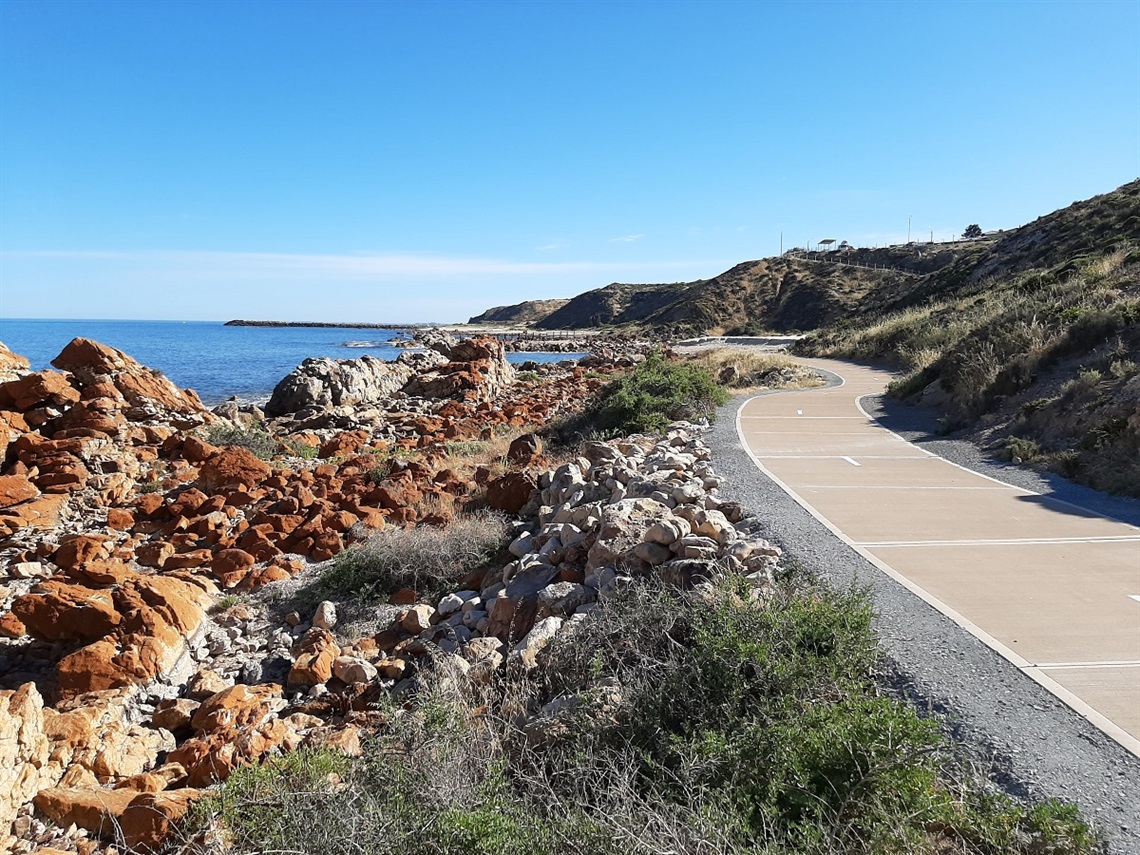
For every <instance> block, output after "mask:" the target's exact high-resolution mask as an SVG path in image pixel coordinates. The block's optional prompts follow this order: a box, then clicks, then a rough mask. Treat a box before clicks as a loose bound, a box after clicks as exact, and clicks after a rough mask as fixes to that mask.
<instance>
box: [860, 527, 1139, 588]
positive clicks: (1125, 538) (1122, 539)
mask: <svg viewBox="0 0 1140 855" xmlns="http://www.w3.org/2000/svg"><path fill="white" fill-rule="evenodd" d="M1137 541H1140V536H1137V535H1127V534H1122V535H1119V536H1117V535H1105V536H1103V537H1011V538H1002V539H993V540H984V539H981V538H977V539H974V540H883V541H878V542H874V541H859V542H858V543H857V545H858V546H862V547H865V548H867V549H889V548H891V547H896V546H901V547H907V546H1024V545H1027V544H1043V545H1055V544H1059V543H1134V542H1137ZM1129 596H1131V595H1129Z"/></svg>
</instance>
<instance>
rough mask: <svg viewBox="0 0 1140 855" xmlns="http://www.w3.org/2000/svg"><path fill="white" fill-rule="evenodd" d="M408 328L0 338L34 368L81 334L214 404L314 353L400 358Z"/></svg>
mask: <svg viewBox="0 0 1140 855" xmlns="http://www.w3.org/2000/svg"><path fill="white" fill-rule="evenodd" d="M406 332H407V331H406V330H398V329H392V330H378V329H343V328H333V329H330V328H325V327H227V326H225V325H224V324H222V323H221V322H220V321H106V320H96V321H82V320H37V319H22V318H21V319H9V318H0V341H3V342H4V344H6V345H7V346H8V348H9V349H10V350H11V351H12V352H13V353H18V354H20V355H22V356H26V357H27V358H28V359H29V360H30V361H31V363H32V368H33V369H34V370H37V371H39V370H42V369H44V368H51V360H53V359H54V358H55V357H56V356H58V355H59V352H60V351H61V350H63V348H64V347H65V346H66V345H67V343H68V342H69V341H71V340H72V339H73V338H76V337H77V336H82V337H84V338H90V339H94V340H95V341H98V342H101V343H103V344H107V345H110V346H111V347H117V348H118V349H119V350H121V351H123V352H124V353H126V354H128V355H130V356H133V357H134V358H135V359H137V360H138V361H139V362H141V363H142V364H143V365H147V366H149V367H151V368H156V369H158V370H159V371H161V372H162V373H163V374H165V375H166V376H167V377H169V378H170V379H171V380H173V381H174V383H175V384H177V385H178V386H180V387H182V388H184V389H193V390H194V391H195V392H197V393H198V394H199V395H200V396H201V397H202V400H203V401H204V402H205V403H206V404H209V405H210V406H213V405H215V404H219V403H221V402H222V401H225V400H228V399H229V398H231V397H235V396H236V397H237V398H238V399H239V400H242V401H257V402H261V401H264V400H266V399H268V398H269V394H270V393H271V392H272V391H273V387H274V386H276V385H277V383H278V382H279V381H280V380H281V378H283V377H284V376H285V375H286V374H288V373H289V372H290V371H292V370H293V369H294V368H296V367H297V366H298V365H300V364H301V363H302V362H303V361H304V360H305V359H307V358H308V357H310V356H329V357H332V358H334V359H354V358H356V357H359V356H364V355H365V354H369V355H371V356H375V357H377V358H378V359H389V360H391V359H395V358H396V357H397V356H399V355H400V353H401V352H402V351H401V350H400V349H399V348H395V347H391V346H389V345H388V344H387V343H386V342H388V341H389V340H391V339H392V338H396V337H402V336H401V334H402V333H406ZM582 355H583V354H573V353H570V354H567V353H508V354H507V358H508V359H509V360H510V361H511V362H514V363H521V362H526V361H527V360H533V361H535V362H557V361H559V360H562V359H576V358H578V357H580V356H582Z"/></svg>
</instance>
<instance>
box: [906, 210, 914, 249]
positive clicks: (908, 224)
mask: <svg viewBox="0 0 1140 855" xmlns="http://www.w3.org/2000/svg"><path fill="white" fill-rule="evenodd" d="M913 218H914V214H911V215H910V216H909V217H907V218H906V242H907V243H910V221H911V220H912V219H913Z"/></svg>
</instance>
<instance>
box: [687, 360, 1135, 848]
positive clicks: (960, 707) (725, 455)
mask: <svg viewBox="0 0 1140 855" xmlns="http://www.w3.org/2000/svg"><path fill="white" fill-rule="evenodd" d="M834 382H835V380H834V379H833V380H832V385H833V384H834ZM768 394H779V392H773V393H768ZM745 400H747V398H745V397H739V398H736V399H734V400H733V401H732V402H730V403H729V404H727V405H725V406H724V407H722V408H721V409H720V410H719V412H718V418H717V420H716V422H715V424H714V425H713V427H712V429H711V430H710V432H709V434H708V443H709V445H710V447H711V448H712V450H713V455H714V463H715V465H716V468H717V472H718V474H719V475H720V476H721V477H722V479H723V484H722V487H721V493H722V494H723V495H724V497H725V498H728V499H732V500H735V501H738V502H741V503H742V504H744V505H746V506H747V507H749V508H751V509H753V510H754V511H755V512H756V514H757V516H758V517H759V518H760V520H761V523H762V527H763V536H764V537H766V538H767V539H769V540H771V541H772V542H774V543H776V544H778V545H779V546H780V547H781V548H782V549H783V550H784V551H785V553H786V557H787V559H790V560H792V561H794V562H797V563H798V564H799V565H800V566H802V567H803V568H804V569H806V570H809V571H811V572H814V573H816V574H818V575H819V576H821V577H823V578H825V579H827V580H828V581H829V582H830V583H831V584H833V585H836V586H838V587H842V588H846V587H851V586H854V587H856V588H858V589H862V590H866V591H868V593H869V595H870V597H871V600H872V602H873V604H874V608H875V611H876V614H877V617H876V627H877V630H878V633H879V636H880V639H881V641H882V646H883V649H884V651H885V653H886V656H887V660H888V661H887V663H886V664H887V669H886V673H885V674H884V679H885V680H886V682H887V683H888V684H889V685H890V687H891V688H892V689H893V690H895V691H897V692H899V693H901V694H903V695H905V696H907V697H908V698H909V699H910V700H911V701H912V702H913V703H914V704H915V705H916V706H917V707H919V708H920V709H924V710H930V711H932V712H934V713H937V714H939V715H941V716H942V717H943V720H944V726H945V729H946V730H947V731H948V732H949V734H950V735H951V736H952V737H953V738H954V739H955V740H957V741H959V742H960V743H961V744H962V745H963V747H964V749H965V751H966V752H967V753H968V755H969V756H971V757H972V758H973V759H974V760H975V761H977V762H978V763H980V765H981V766H982V768H983V769H984V770H985V771H986V772H987V773H988V774H989V775H990V777H991V778H992V779H993V780H994V781H995V782H996V783H997V784H998V785H999V786H1001V787H1002V788H1003V789H1005V790H1006V791H1007V792H1009V793H1010V794H1011V795H1014V796H1017V797H1021V798H1028V799H1048V798H1057V799H1062V800H1065V801H1070V802H1074V803H1076V804H1077V805H1078V806H1079V807H1080V808H1081V810H1082V811H1083V812H1084V814H1085V816H1086V817H1087V818H1088V820H1089V822H1090V823H1091V824H1092V825H1093V826H1094V828H1095V829H1096V830H1097V831H1098V833H1100V834H1101V835H1103V836H1104V837H1105V839H1106V841H1107V850H1106V851H1108V852H1112V853H1121V855H1140V758H1137V757H1135V756H1134V755H1132V754H1131V753H1129V752H1128V751H1126V750H1125V749H1124V748H1123V747H1121V746H1120V745H1119V744H1118V743H1116V742H1115V741H1113V740H1112V739H1110V738H1109V737H1107V736H1105V735H1104V734H1103V733H1101V731H1100V730H1098V729H1097V728H1096V727H1094V726H1093V725H1092V724H1090V723H1089V722H1088V721H1087V720H1085V719H1084V718H1083V717H1081V716H1080V715H1078V714H1077V713H1076V712H1074V711H1073V710H1071V709H1070V708H1069V707H1068V706H1066V705H1065V704H1064V703H1062V702H1061V701H1060V700H1059V699H1058V698H1056V697H1054V696H1053V695H1052V694H1051V693H1049V692H1048V691H1046V690H1045V689H1044V688H1042V687H1041V686H1039V685H1038V684H1037V683H1035V682H1034V681H1033V680H1031V679H1030V678H1029V677H1027V676H1025V675H1024V674H1022V673H1021V672H1020V671H1019V670H1018V669H1017V668H1015V667H1014V666H1013V665H1012V664H1011V663H1009V662H1008V661H1006V660H1005V659H1004V658H1002V657H1001V656H999V655H998V654H997V653H995V652H994V651H993V650H991V649H990V648H989V647H987V646H986V645H985V644H983V643H982V642H981V641H979V640H978V639H976V638H975V637H974V636H972V635H970V634H969V633H968V632H966V631H965V630H963V629H961V628H960V627H959V626H958V625H957V624H955V623H954V622H953V621H951V620H950V619H949V618H947V617H946V616H945V615H943V614H942V613H941V612H938V611H937V610H935V609H934V608H933V607H932V606H929V605H927V604H926V603H925V602H923V601H922V600H921V599H919V598H918V597H917V596H915V595H914V594H912V593H910V592H909V591H908V590H906V588H904V587H903V586H902V585H900V584H898V583H897V582H895V581H894V580H892V579H891V578H890V577H888V576H886V575H885V574H884V573H882V572H881V571H880V570H878V569H877V568H876V567H875V566H874V565H873V564H871V563H870V562H869V561H867V560H866V559H864V558H863V557H862V556H860V555H859V554H858V553H857V552H856V551H855V550H854V549H852V548H850V547H849V546H847V544H845V543H844V542H843V541H841V540H840V539H839V538H838V537H836V536H835V535H833V534H832V533H831V532H830V531H828V530H827V528H825V527H824V526H823V525H822V524H821V523H820V522H819V521H817V520H816V519H815V518H814V517H812V516H811V515H810V514H809V513H808V512H807V511H805V510H804V509H803V508H802V507H801V506H800V505H799V504H798V503H797V502H796V501H795V500H794V499H792V497H791V496H789V495H788V494H787V493H785V492H784V491H783V490H782V489H781V488H780V487H778V486H777V485H776V484H775V483H774V482H773V481H772V480H771V479H769V478H768V477H767V476H766V475H765V474H764V473H763V472H761V471H760V470H759V469H757V468H756V465H755V464H754V463H753V462H752V459H751V458H750V457H749V456H748V454H747V453H746V452H745V451H744V449H743V448H742V447H741V444H740V441H739V437H738V436H737V433H736V412H737V410H738V409H739V408H740V407H741V406H742V405H743V404H744V402H745ZM863 406H864V408H865V409H866V410H867V412H868V413H870V414H871V415H872V416H874V417H875V418H877V419H880V420H881V422H882V424H883V425H884V426H885V427H889V428H890V429H891V430H894V431H895V432H896V433H899V434H900V435H902V436H903V437H904V438H907V439H910V440H912V441H915V442H916V443H918V444H920V445H921V446H922V447H923V448H925V449H927V450H929V451H932V452H934V453H936V454H939V455H940V456H944V457H946V458H947V459H948V460H951V461H952V462H954V463H958V464H960V465H962V466H965V467H967V468H970V469H975V470H976V471H979V472H982V473H984V474H986V475H990V476H991V477H994V478H997V479H998V480H1002V481H1006V482H1008V483H1011V484H1014V485H1016V486H1020V487H1025V488H1026V489H1030V490H1033V491H1034V492H1041V493H1044V494H1048V495H1051V496H1055V497H1057V498H1062V499H1064V500H1065V501H1069V502H1072V503H1073V504H1079V505H1082V506H1084V507H1087V508H1089V509H1090V510H1094V511H1097V512H1098V513H1105V514H1109V515H1111V516H1114V517H1117V518H1119V519H1123V520H1126V521H1129V522H1136V521H1138V520H1140V502H1136V501H1135V500H1130V499H1117V498H1115V497H1111V496H1105V495H1104V494H1101V493H1097V492H1095V491H1093V490H1088V489H1087V488H1084V487H1080V486H1078V485H1075V484H1071V483H1068V482H1064V481H1063V480H1062V479H1056V480H1054V479H1052V478H1049V477H1047V476H1041V475H1039V474H1038V473H1035V472H1032V471H1028V470H1025V469H1021V468H1019V467H1013V466H1008V465H1002V464H1000V463H997V462H995V461H993V460H990V459H988V458H987V457H986V456H985V455H984V453H983V452H982V451H981V450H980V449H978V448H977V447H976V446H973V445H971V444H969V443H967V442H963V441H961V440H952V439H946V438H943V437H937V436H933V435H932V434H931V428H932V427H934V426H935V425H936V422H935V420H934V417H933V415H932V414H930V413H928V412H924V411H913V409H914V408H907V407H905V406H904V405H901V404H899V403H897V402H895V401H891V400H884V399H882V398H871V399H864V401H863ZM907 410H912V411H911V412H908V411H907ZM1057 482H1060V483H1057Z"/></svg>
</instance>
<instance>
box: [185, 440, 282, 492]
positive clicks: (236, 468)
mask: <svg viewBox="0 0 1140 855" xmlns="http://www.w3.org/2000/svg"><path fill="white" fill-rule="evenodd" d="M269 475H270V469H269V467H268V466H267V465H265V462H264V461H262V460H261V459H259V458H258V457H257V455H255V454H254V453H253V452H252V451H250V450H249V449H248V448H241V447H240V446H236V445H229V446H226V447H225V448H221V449H218V450H217V451H215V452H214V453H213V454H211V455H210V456H209V457H208V458H207V459H206V461H205V462H204V463H203V464H202V466H201V469H200V470H199V472H198V483H199V484H201V485H202V487H203V488H204V489H205V490H206V491H207V492H210V493H217V492H221V491H224V490H237V489H241V488H243V487H246V488H249V487H256V486H257V485H258V484H260V483H261V482H262V481H264V480H265V479H266V478H268V477H269Z"/></svg>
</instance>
